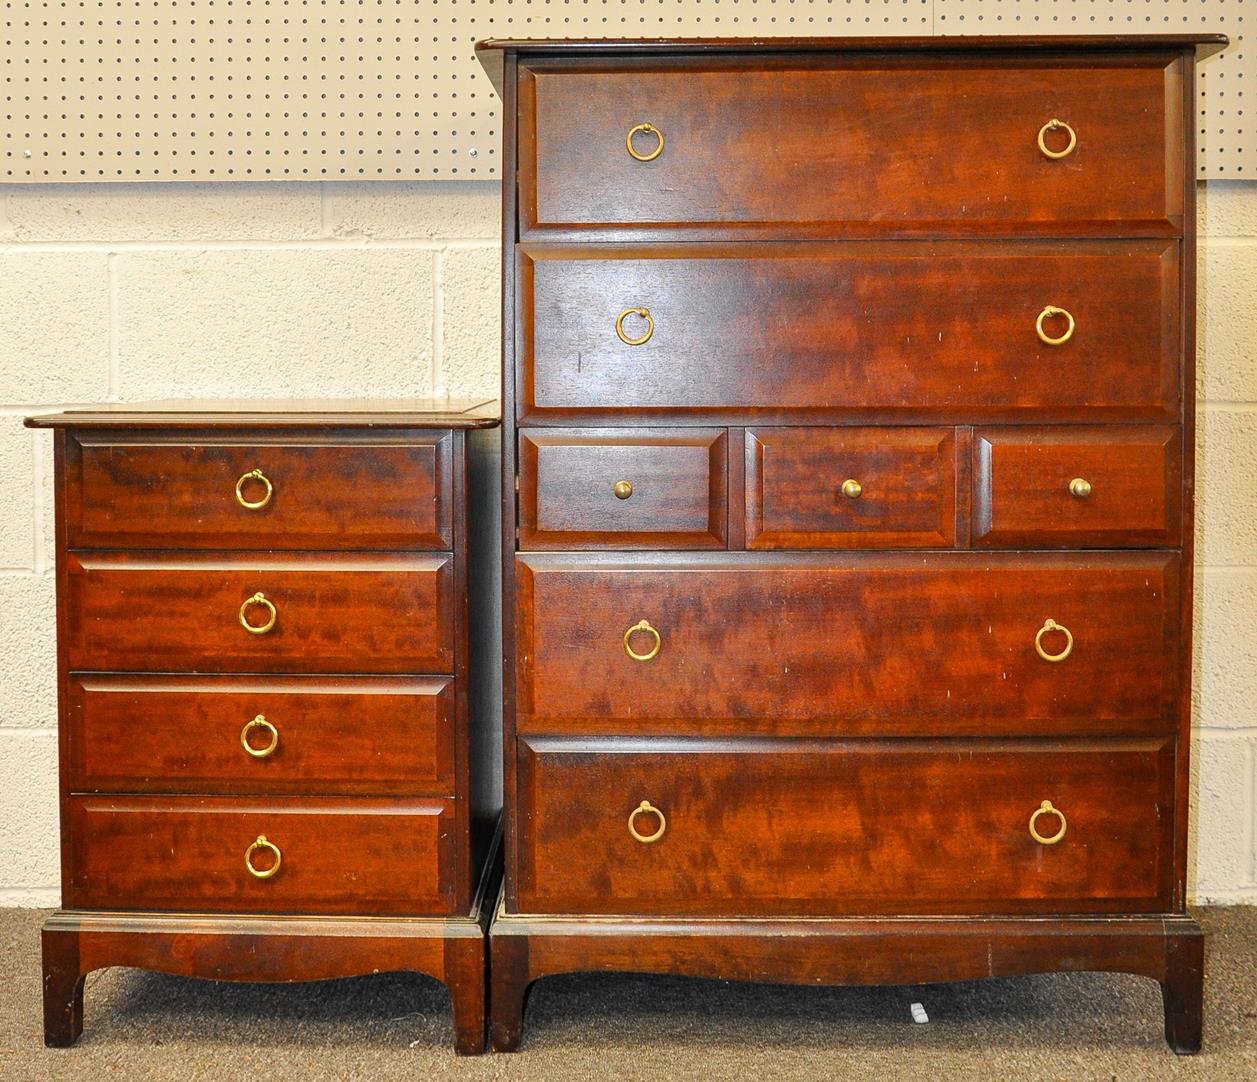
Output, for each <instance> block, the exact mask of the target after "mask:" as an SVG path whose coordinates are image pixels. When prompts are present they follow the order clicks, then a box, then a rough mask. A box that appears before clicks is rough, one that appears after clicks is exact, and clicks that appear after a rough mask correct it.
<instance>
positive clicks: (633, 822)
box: [628, 800, 668, 845]
mask: <svg viewBox="0 0 1257 1082" xmlns="http://www.w3.org/2000/svg"><path fill="white" fill-rule="evenodd" d="M639 815H657V816H658V817H659V827H658V829H657V830H656V831H655V832H654V833H653V834H643V833H641V831H639V830H638V829H637V817H638V816H639ZM628 829H629V833H630V834H632V835H633V837H634V838H636V839H637V840H638V841H639V842H641V843H642V845H650V844H651V842H657V841H658V840H659V839H660V838H662V837H663V834H664V831H665V830H667V829H668V820H667V819H665V818H664V814H663V812H661V811H660V810H659V809H658V808H656V807H655V806H654V805H653V804H652V803H651V802H650V801H649V800H643V801H642V802H641V803H640V804H638V805H637V807H636V808H634V809H633V810H632V811H631V812H629V817H628Z"/></svg>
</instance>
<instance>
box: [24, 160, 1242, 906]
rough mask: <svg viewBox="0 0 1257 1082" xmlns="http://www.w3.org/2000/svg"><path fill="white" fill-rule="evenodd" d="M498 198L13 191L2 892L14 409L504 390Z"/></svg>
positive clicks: (1218, 465) (1223, 205)
mask: <svg viewBox="0 0 1257 1082" xmlns="http://www.w3.org/2000/svg"><path fill="white" fill-rule="evenodd" d="M498 198H499V196H498V187H497V185H496V184H476V183H440V184H436V183H434V184H402V185H398V184H384V183H380V184H348V185H341V184H325V185H318V184H306V185H302V184H271V185H261V184H258V185H250V184H242V185H231V184H219V185H204V186H200V185H197V186H181V185H151V186H135V187H127V186H91V185H87V186H74V187H65V188H55V187H35V186H31V187H9V188H0V404H2V405H0V904H11V905H54V904H56V902H57V891H58V887H57V880H58V856H57V853H58V839H57V809H56V791H57V786H56V732H55V729H56V676H55V659H54V647H53V634H54V623H53V578H52V560H53V543H52V525H51V523H52V516H51V508H52V492H51V482H52V454H51V438H50V437H49V436H48V435H47V434H43V433H32V432H28V431H26V430H24V429H23V428H22V417H23V416H24V415H25V414H27V413H29V412H33V411H47V410H51V409H55V408H59V407H63V406H70V405H86V404H90V403H92V402H97V401H101V400H120V401H141V400H144V399H148V398H154V397H239V396H256V397H281V396H286V395H300V396H303V397H304V396H311V395H318V396H346V397H355V396H356V397H361V396H364V395H375V396H380V395H426V394H430V393H437V394H443V393H449V394H451V395H467V394H494V393H496V389H497V385H498V273H499V272H498V267H499V252H498V245H499V237H498V220H497V219H498ZM1201 204H1202V212H1201V235H1202V245H1201V268H1200V274H1201V277H1200V288H1201V319H1200V323H1201V330H1200V345H1201V353H1202V365H1201V372H1202V379H1201V398H1202V416H1201V424H1200V456H1201V457H1200V477H1199V497H1198V501H1199V506H1198V512H1199V520H1200V540H1199V543H1198V552H1197V558H1198V560H1199V561H1200V562H1201V563H1202V564H1203V566H1204V572H1203V575H1202V576H1201V577H1200V579H1198V593H1197V602H1198V615H1197V636H1198V637H1197V670H1198V672H1197V702H1198V705H1197V717H1196V721H1197V726H1198V740H1197V745H1196V748H1195V753H1196V762H1197V764H1198V768H1199V772H1198V776H1197V778H1196V780H1195V781H1194V783H1193V791H1194V794H1195V796H1196V798H1197V814H1196V821H1195V826H1194V829H1193V837H1194V838H1195V845H1194V851H1193V852H1194V855H1193V860H1194V873H1193V888H1192V895H1193V897H1194V898H1195V900H1197V901H1228V902H1238V901H1249V902H1254V903H1257V851H1255V835H1257V829H1255V822H1257V716H1254V714H1253V703H1254V700H1257V185H1245V184H1218V183H1213V184H1210V185H1209V186H1208V188H1207V189H1202V200H1201ZM137 738H138V739H142V738H143V736H142V733H137Z"/></svg>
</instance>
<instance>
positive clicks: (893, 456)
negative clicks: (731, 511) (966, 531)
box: [745, 428, 967, 549]
mask: <svg viewBox="0 0 1257 1082" xmlns="http://www.w3.org/2000/svg"><path fill="white" fill-rule="evenodd" d="M958 443H959V441H957V439H956V434H955V432H954V431H953V430H952V429H946V428H748V429H747V430H746V435H745V455H746V466H745V468H746V510H745V516H746V547H747V548H748V549H831V548H832V549H847V548H851V549H862V548H950V547H951V546H953V545H954V544H955V543H956V540H957V536H956V518H957V505H958V503H959V505H960V507H961V509H962V511H963V508H964V507H965V506H967V501H966V500H965V499H964V497H963V496H962V498H961V499H960V500H959V501H958V500H957V495H958V491H957V490H958V484H957V469H956V453H957V446H958ZM852 481H854V482H855V483H856V485H857V486H859V487H858V488H855V489H852V488H846V487H844V486H847V485H848V484H849V482H852ZM965 495H967V494H965Z"/></svg>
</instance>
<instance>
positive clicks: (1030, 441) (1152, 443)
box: [973, 426, 1183, 548]
mask: <svg viewBox="0 0 1257 1082" xmlns="http://www.w3.org/2000/svg"><path fill="white" fill-rule="evenodd" d="M1179 444H1180V437H1179V431H1178V429H1177V428H1162V427H1152V426H1140V427H1135V426H1131V427H1109V428H1075V429H1070V428H1060V429H1036V428H998V429H979V430H977V431H976V432H974V434H973V456H974V462H973V475H974V493H973V542H974V545H975V546H977V547H980V548H1007V547H1010V546H1019V545H1026V546H1030V545H1034V546H1037V547H1040V548H1042V547H1048V546H1051V547H1062V548H1065V547H1074V548H1076V547H1086V548H1092V547H1094V548H1106V547H1114V548H1116V547H1126V546H1152V545H1157V546H1170V545H1177V544H1178V543H1179V540H1180V530H1181V509H1180V500H1181V490H1182V481H1181V471H1182V463H1183V451H1182V447H1181V446H1180V445H1179ZM1075 481H1085V482H1086V487H1084V488H1081V489H1080V491H1081V492H1084V493H1085V495H1075V494H1074V493H1073V492H1071V491H1070V485H1071V484H1073V483H1074V482H1075Z"/></svg>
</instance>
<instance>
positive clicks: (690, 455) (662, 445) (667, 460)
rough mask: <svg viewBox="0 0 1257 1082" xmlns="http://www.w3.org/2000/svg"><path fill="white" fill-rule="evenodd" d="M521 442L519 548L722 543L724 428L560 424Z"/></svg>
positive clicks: (522, 435)
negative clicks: (570, 426)
mask: <svg viewBox="0 0 1257 1082" xmlns="http://www.w3.org/2000/svg"><path fill="white" fill-rule="evenodd" d="M519 439H520V456H519V490H520V495H519V547H520V548H521V549H583V548H616V549H638V548H641V549H648V548H678V549H688V548H694V549H722V548H724V547H725V546H726V543H727V540H726V539H727V528H726V510H725V503H726V490H727V482H726V470H727V465H728V462H727V460H728V452H727V450H726V442H727V441H726V435H725V433H724V431H722V430H720V429H706V428H690V429H685V430H682V431H678V430H675V429H649V428H644V429H643V428H638V429H623V430H616V429H560V430H544V431H539V432H522V433H520V437H519ZM625 485H627V488H625V487H623V486H625ZM617 486H621V487H620V488H619V490H618V491H617Z"/></svg>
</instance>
